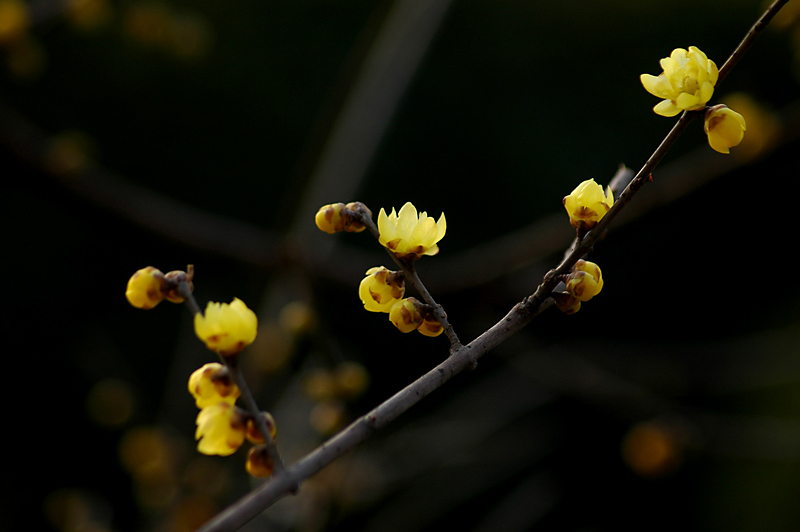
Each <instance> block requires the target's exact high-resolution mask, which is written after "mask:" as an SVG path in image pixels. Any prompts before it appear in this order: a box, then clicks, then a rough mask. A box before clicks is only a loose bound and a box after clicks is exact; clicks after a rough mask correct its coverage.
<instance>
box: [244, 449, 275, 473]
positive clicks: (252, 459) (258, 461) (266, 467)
mask: <svg viewBox="0 0 800 532" xmlns="http://www.w3.org/2000/svg"><path fill="white" fill-rule="evenodd" d="M244 468H245V469H246V470H247V472H248V473H250V475H251V476H254V477H256V478H267V477H269V476H270V475H272V471H273V470H274V469H275V465H274V463H273V462H272V458H270V456H269V451H268V450H267V447H266V445H256V446H255V447H251V448H250V451H249V452H248V453H247V462H245V466H244Z"/></svg>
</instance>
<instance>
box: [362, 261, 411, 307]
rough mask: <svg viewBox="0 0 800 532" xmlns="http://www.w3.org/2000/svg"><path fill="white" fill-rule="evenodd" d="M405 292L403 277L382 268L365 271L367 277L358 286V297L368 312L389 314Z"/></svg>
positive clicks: (400, 273)
mask: <svg viewBox="0 0 800 532" xmlns="http://www.w3.org/2000/svg"><path fill="white" fill-rule="evenodd" d="M405 292H406V285H405V275H404V274H403V273H402V272H393V271H390V270H388V269H387V268H385V267H383V266H376V267H375V268H370V269H369V270H367V276H366V277H364V279H363V280H362V281H361V284H360V285H359V286H358V297H360V298H361V302H362V303H364V308H365V309H367V310H368V311H370V312H389V311H390V310H391V309H392V305H394V304H395V303H397V300H399V299H401V298H402V297H403V294H405Z"/></svg>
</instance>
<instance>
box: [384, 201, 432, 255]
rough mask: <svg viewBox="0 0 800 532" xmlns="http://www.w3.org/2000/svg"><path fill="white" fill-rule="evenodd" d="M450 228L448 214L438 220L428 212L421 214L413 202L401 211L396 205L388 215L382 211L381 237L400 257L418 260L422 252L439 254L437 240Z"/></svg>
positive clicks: (424, 253) (385, 244)
mask: <svg viewBox="0 0 800 532" xmlns="http://www.w3.org/2000/svg"><path fill="white" fill-rule="evenodd" d="M446 230H447V221H446V220H445V217H444V213H442V215H441V216H440V217H439V220H438V221H436V222H434V221H433V218H429V217H428V215H427V213H425V212H423V213H420V214H419V215H417V209H416V208H415V207H414V206H413V205H412V204H411V203H406V204H405V205H403V207H402V208H401V209H400V213H399V214H398V213H395V210H394V208H392V212H391V214H389V215H388V216H387V215H386V211H384V210H383V209H381V211H380V212H379V213H378V231H380V237H379V239H378V240H379V241H380V243H381V244H382V245H384V246H386V247H387V248H389V250H391V251H393V252H394V254H395V255H397V256H398V257H399V258H405V259H407V260H416V259H418V258H420V257H421V256H422V255H436V254H437V253H439V246H438V245H437V242H439V240H441V239H442V237H444V234H445V231H446Z"/></svg>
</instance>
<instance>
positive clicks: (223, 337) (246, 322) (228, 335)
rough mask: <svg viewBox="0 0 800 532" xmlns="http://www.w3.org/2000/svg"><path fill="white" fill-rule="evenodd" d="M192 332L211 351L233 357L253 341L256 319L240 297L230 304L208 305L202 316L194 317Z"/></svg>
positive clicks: (211, 303)
mask: <svg viewBox="0 0 800 532" xmlns="http://www.w3.org/2000/svg"><path fill="white" fill-rule="evenodd" d="M194 332H195V334H196V335H197V337H198V338H200V339H201V340H202V341H203V342H204V343H205V344H206V347H208V348H209V349H210V350H211V351H214V352H215V353H218V354H219V355H221V356H224V357H230V356H235V355H238V354H239V353H240V352H241V351H242V349H244V348H245V347H247V346H248V345H250V344H251V343H253V340H255V339H256V334H257V333H258V318H256V315H255V313H254V312H253V311H252V310H250V309H249V308H247V305H245V304H244V302H243V301H242V300H241V299H239V298H234V299H233V301H232V302H231V303H230V304H228V303H214V302H209V303H208V306H206V311H205V313H204V314H195V316H194Z"/></svg>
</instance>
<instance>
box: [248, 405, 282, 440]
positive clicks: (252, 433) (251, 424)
mask: <svg viewBox="0 0 800 532" xmlns="http://www.w3.org/2000/svg"><path fill="white" fill-rule="evenodd" d="M261 417H263V418H264V422H265V423H266V424H267V430H269V436H270V438H272V441H275V438H276V437H277V436H278V426H277V425H275V418H274V417H272V414H270V413H269V412H261ZM245 437H246V438H247V441H249V442H250V443H264V442H265V441H266V439H265V438H264V435H263V434H261V431H260V430H258V424H256V421H255V420H254V419H253V418H252V417H248V418H247V431H246V432H245Z"/></svg>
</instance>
